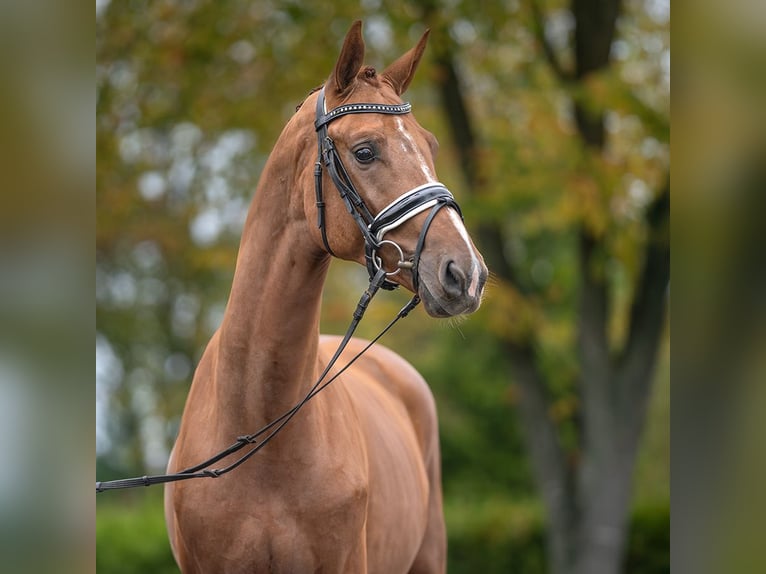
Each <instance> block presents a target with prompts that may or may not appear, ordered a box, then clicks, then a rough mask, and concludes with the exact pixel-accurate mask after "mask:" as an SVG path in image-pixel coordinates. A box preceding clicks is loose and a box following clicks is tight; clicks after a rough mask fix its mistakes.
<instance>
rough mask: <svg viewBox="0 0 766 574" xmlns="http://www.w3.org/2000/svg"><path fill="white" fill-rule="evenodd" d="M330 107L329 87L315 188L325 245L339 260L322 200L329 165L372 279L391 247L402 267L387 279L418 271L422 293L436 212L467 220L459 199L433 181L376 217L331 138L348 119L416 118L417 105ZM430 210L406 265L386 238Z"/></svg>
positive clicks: (387, 285) (388, 285)
mask: <svg viewBox="0 0 766 574" xmlns="http://www.w3.org/2000/svg"><path fill="white" fill-rule="evenodd" d="M325 106H326V103H325V93H324V88H322V89H321V90H320V92H319V97H318V98H317V104H316V120H315V122H314V128H315V129H316V132H317V147H318V154H317V161H316V164H315V166H314V189H315V191H316V205H317V225H318V226H319V229H320V231H321V233H322V242H323V243H324V246H325V249H326V250H327V252H328V253H329V254H330V255H335V254H334V253H333V250H332V248H331V247H330V243H329V241H328V240H327V221H326V217H325V210H324V208H325V202H324V197H323V195H322V165H324V166H325V168H326V169H327V172H328V173H329V174H330V177H331V178H332V181H333V183H334V184H335V187H336V188H337V190H338V193H340V197H341V199H343V202H344V203H345V205H346V209H347V210H348V212H349V213H350V214H351V216H352V217H353V218H354V221H356V224H357V226H358V227H359V230H360V231H361V232H362V237H364V244H365V263H366V265H367V272H368V273H369V274H370V280H372V278H373V277H374V276H375V273H376V272H377V271H378V270H379V269H381V267H382V265H383V263H382V260H381V258H380V257H379V256H378V255H377V252H378V250H379V249H380V248H381V247H382V246H383V245H390V246H392V247H393V248H394V249H396V250H397V252H398V254H399V262H398V263H397V268H396V269H395V270H393V271H390V272H389V271H386V277H391V276H393V275H396V274H397V273H399V271H400V270H401V269H410V270H411V272H412V283H413V289H414V291H415V293H416V294H417V292H418V287H419V274H418V263H419V262H420V255H421V253H422V251H423V247H424V245H425V238H426V233H428V228H429V227H430V225H431V222H432V221H433V219H434V217H435V216H436V213H437V212H438V211H439V210H440V209H441V208H442V207H453V208H454V209H455V210H456V211H457V212H458V214H460V216H461V217H462V212H461V211H460V207H459V206H458V204H457V202H456V201H455V198H454V197H453V196H452V194H451V193H450V191H449V190H448V189H447V188H446V187H445V186H444V185H442V184H441V183H437V182H430V183H426V184H423V185H419V186H417V187H415V188H413V189H411V190H410V191H408V192H406V193H404V194H403V195H402V196H400V197H399V198H397V199H396V200H394V201H393V202H391V203H390V204H389V205H387V206H386V207H384V208H383V209H382V210H381V212H380V213H378V214H377V215H375V216H373V215H372V212H371V211H370V209H369V208H368V207H367V204H366V203H365V202H364V199H363V198H362V196H361V194H360V193H359V192H358V191H357V189H356V187H354V183H353V182H352V181H351V178H350V177H349V175H348V172H347V171H346V168H345V167H344V166H343V162H342V161H341V159H340V156H339V155H338V151H337V149H336V147H335V143H334V142H333V140H332V138H331V137H330V136H329V135H328V133H327V126H328V124H329V123H330V122H332V121H333V120H335V119H337V118H339V117H342V116H345V115H348V114H388V115H403V114H408V113H410V111H411V109H412V106H411V105H410V104H409V102H406V103H403V104H393V105H392V104H373V103H355V104H344V105H341V106H338V107H337V108H334V109H332V110H330V111H329V112H328V111H326V110H325ZM427 209H431V212H430V213H429V214H428V217H427V218H426V221H425V222H424V224H423V228H422V229H421V231H420V236H419V237H418V242H417V245H416V247H415V252H414V254H413V255H412V257H411V258H410V259H409V260H405V258H404V253H403V252H402V249H401V247H399V245H397V244H396V243H395V242H393V241H390V240H388V239H384V236H385V234H386V233H388V232H389V231H391V230H393V229H396V228H397V227H399V226H400V225H402V224H403V223H404V222H406V221H408V220H409V219H411V218H413V217H415V216H416V215H417V214H419V213H421V212H423V211H426V210H427ZM381 287H382V288H383V289H389V290H390V289H395V288H396V287H398V284H396V283H394V282H392V281H389V280H388V279H386V280H385V281H384V282H383V284H382V285H381Z"/></svg>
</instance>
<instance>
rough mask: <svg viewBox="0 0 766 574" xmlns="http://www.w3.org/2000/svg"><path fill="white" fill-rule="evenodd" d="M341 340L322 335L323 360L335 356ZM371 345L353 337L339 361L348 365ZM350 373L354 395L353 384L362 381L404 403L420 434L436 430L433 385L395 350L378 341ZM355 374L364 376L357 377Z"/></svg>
mask: <svg viewBox="0 0 766 574" xmlns="http://www.w3.org/2000/svg"><path fill="white" fill-rule="evenodd" d="M340 342H341V337H337V336H333V335H322V336H321V337H320V341H319V349H320V357H321V360H322V362H323V363H325V362H326V361H327V360H328V359H329V358H330V357H331V356H332V354H333V353H334V352H335V349H337V347H338V345H339V344H340ZM368 344H369V341H366V340H364V339H359V338H356V337H355V338H352V339H351V340H350V341H349V343H348V347H346V350H345V351H344V353H343V355H341V358H340V359H339V361H338V364H339V365H340V366H343V365H345V364H346V362H347V361H348V360H349V359H351V358H352V357H354V356H355V355H356V354H357V353H358V352H360V351H361V350H363V349H364V348H365V347H366V346H367V345H368ZM349 373H350V374H352V379H353V381H349V383H350V384H349V385H348V388H349V390H350V391H351V392H352V394H353V392H354V390H353V387H354V386H355V385H358V384H359V383H362V384H366V385H369V386H373V387H375V388H376V389H378V391H380V392H384V393H387V394H388V395H390V396H391V397H392V398H395V399H396V400H397V401H400V402H401V404H402V405H403V406H404V407H405V408H406V409H407V411H408V412H409V413H410V417H411V418H412V419H413V420H414V421H417V423H418V424H417V426H422V427H423V428H421V429H420V432H419V434H421V433H422V434H425V435H428V434H430V433H431V431H432V430H433V429H435V426H436V404H435V401H434V397H433V394H432V392H431V388H430V387H429V386H428V383H426V381H425V379H424V378H423V377H422V375H421V374H420V373H419V372H418V371H417V369H415V367H413V366H412V365H411V364H410V363H409V362H408V361H407V360H406V359H405V358H404V357H402V356H401V355H399V354H398V353H396V352H395V351H393V350H391V349H389V348H388V347H386V346H384V345H381V344H379V343H376V344H375V345H373V346H372V347H370V348H369V349H368V350H367V351H366V352H365V353H364V354H363V355H362V356H361V357H360V358H359V359H358V360H357V362H356V363H355V364H354V365H353V367H352V369H350V370H349ZM353 374H360V375H361V376H359V377H356V378H355V377H353Z"/></svg>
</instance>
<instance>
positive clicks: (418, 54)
mask: <svg viewBox="0 0 766 574" xmlns="http://www.w3.org/2000/svg"><path fill="white" fill-rule="evenodd" d="M430 33H431V30H426V31H425V32H424V33H423V35H422V36H421V37H420V40H418V43H417V44H416V45H415V47H414V48H412V49H411V50H409V51H408V52H407V53H406V54H404V55H403V56H401V57H400V58H399V59H398V60H396V61H395V62H394V63H393V64H391V65H390V66H388V68H386V69H385V70H384V72H383V77H384V78H386V79H388V81H389V82H391V85H392V86H393V87H394V90H396V93H397V94H399V95H400V96H401V95H402V94H403V93H404V92H405V91H407V87H408V86H409V85H410V82H411V81H412V77H413V76H414V75H415V70H416V69H417V67H418V64H419V63H420V58H422V57H423V52H424V51H425V49H426V43H427V42H428V34H430Z"/></svg>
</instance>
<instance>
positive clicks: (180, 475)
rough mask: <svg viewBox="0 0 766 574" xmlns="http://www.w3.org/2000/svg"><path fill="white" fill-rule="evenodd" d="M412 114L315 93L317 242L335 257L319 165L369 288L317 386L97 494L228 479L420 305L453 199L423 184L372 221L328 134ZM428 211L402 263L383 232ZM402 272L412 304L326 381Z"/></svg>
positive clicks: (99, 487)
mask: <svg viewBox="0 0 766 574" xmlns="http://www.w3.org/2000/svg"><path fill="white" fill-rule="evenodd" d="M410 110H411V106H410V104H409V103H404V104H396V105H389V104H368V103H357V104H344V105H341V106H338V107H337V108H334V109H333V110H331V111H329V112H326V111H325V96H324V88H322V89H321V91H320V92H319V97H318V99H317V107H316V121H315V122H314V127H315V128H316V132H317V140H318V147H319V156H318V158H317V162H316V165H315V167H314V184H315V191H316V205H317V212H318V225H319V229H320V230H321V233H322V242H323V243H324V246H325V248H326V249H327V252H328V253H329V254H330V255H335V254H334V253H333V251H332V249H331V248H330V245H329V242H328V240H327V225H326V223H327V222H326V219H325V212H324V207H325V203H324V201H323V197H322V164H323V163H324V166H325V167H326V168H327V171H328V172H329V174H330V177H331V178H332V180H333V182H334V183H335V187H336V188H337V189H338V192H339V193H340V196H341V198H342V199H343V202H344V203H345V205H346V208H347V209H348V212H349V213H350V214H351V215H352V216H353V218H354V221H356V223H357V225H358V226H359V229H360V230H361V232H362V236H363V237H364V243H365V261H366V264H367V271H368V273H369V274H370V285H369V287H368V288H367V289H366V290H365V292H364V293H363V294H362V297H361V298H360V299H359V303H357V306H356V309H355V311H354V314H353V319H352V320H351V324H350V325H349V326H348V329H347V330H346V334H345V335H344V336H343V340H342V341H341V343H340V345H338V348H337V350H336V351H335V353H334V354H333V356H332V358H331V359H330V360H329V361H328V363H327V365H326V366H325V368H324V370H323V371H322V374H321V375H320V376H319V378H318V379H317V381H316V383H314V385H313V386H312V387H311V389H310V390H309V392H308V393H307V394H306V395H305V396H304V397H303V399H302V400H301V401H300V402H298V403H297V404H296V405H295V406H294V407H292V408H291V409H290V410H288V411H287V412H285V413H284V414H283V415H282V416H280V417H279V418H277V419H274V420H273V421H271V422H270V423H269V424H267V425H266V426H264V427H263V428H261V429H260V430H258V431H256V432H255V433H253V434H249V435H242V436H239V437H237V439H236V441H235V442H234V443H233V444H231V445H230V446H229V447H227V448H225V449H223V450H222V451H220V452H218V453H217V454H215V455H213V456H212V457H210V458H209V459H207V460H205V461H203V462H201V463H199V464H197V465H195V466H192V467H189V468H186V469H184V470H181V471H180V472H176V473H170V474H159V475H153V476H142V477H135V478H123V479H118V480H110V481H104V482H98V481H97V482H96V492H97V493H98V492H104V491H106V490H116V489H123V488H134V487H137V486H151V485H153V484H163V483H166V482H176V481H179V480H187V479H192V478H218V477H220V476H223V475H224V474H227V473H229V472H231V471H232V470H234V469H235V468H237V467H239V466H240V465H241V464H242V463H244V462H245V461H246V460H248V459H249V458H250V457H251V456H253V455H254V454H255V453H256V452H258V451H259V450H261V449H262V448H263V447H264V446H266V444H267V443H268V442H269V441H270V440H271V439H273V438H274V437H275V436H276V435H277V434H278V433H279V432H280V431H281V430H282V429H283V428H284V427H285V425H286V424H287V423H289V422H290V420H291V419H292V418H293V417H294V416H295V415H296V414H297V413H298V411H299V410H300V409H301V408H303V406H304V405H305V404H306V403H307V402H309V401H310V400H311V399H312V398H314V397H315V396H316V395H317V394H318V393H319V392H321V391H322V390H324V389H325V388H327V387H328V386H329V385H330V384H331V383H332V382H333V381H335V380H336V379H337V378H338V377H339V376H340V375H341V374H343V372H344V371H345V370H346V369H348V368H349V367H350V366H351V365H352V364H354V362H356V360H357V359H359V357H361V356H362V355H363V354H364V353H365V352H366V351H367V350H368V349H369V348H370V347H372V345H374V344H375V343H376V342H377V341H378V340H379V339H380V338H381V337H382V336H383V335H385V334H386V333H387V332H388V331H389V330H390V329H391V328H392V327H393V326H394V325H395V324H396V323H397V322H398V321H399V320H400V319H402V318H404V317H406V316H407V315H408V314H409V312H410V311H412V309H414V308H415V307H416V306H417V304H418V303H419V302H420V298H419V297H418V295H417V293H418V284H419V279H418V263H419V262H420V256H421V254H422V252H423V247H424V245H425V239H426V234H427V233H428V229H429V227H430V226H431V222H432V221H433V219H434V217H435V216H436V214H437V213H438V212H439V210H440V209H441V208H442V207H453V208H454V209H455V210H456V211H457V212H458V214H460V216H461V217H462V213H461V211H460V207H459V206H458V204H457V203H456V202H455V198H454V197H452V194H451V193H450V192H449V190H448V189H447V188H446V187H444V185H442V184H441V183H436V182H434V183H426V184H423V185H419V186H417V187H415V188H413V189H411V190H410V191H408V192H406V193H404V194H403V195H401V196H400V197H398V198H397V199H395V200H394V201H392V202H391V203H390V204H389V205H387V206H386V207H384V208H383V209H382V210H381V211H380V213H378V214H377V215H376V216H373V215H372V213H371V212H370V210H369V209H368V207H367V205H366V204H365V202H364V199H362V196H361V195H360V194H359V192H358V191H357V190H356V188H355V187H354V184H353V182H352V181H351V178H350V177H349V175H348V172H347V171H346V169H345V167H344V166H343V162H342V161H341V159H340V156H339V155H338V152H337V151H336V148H335V144H334V142H333V140H332V138H330V136H329V135H328V134H327V125H328V124H329V123H330V122H331V121H333V120H334V119H336V118H339V117H341V116H344V115H347V114H363V113H378V114H395V115H401V114H407V113H409V112H410ZM427 209H430V210H431V211H430V213H429V214H428V216H427V217H426V220H425V222H424V223H423V227H422V229H421V230H420V235H419V236H418V242H417V244H416V247H415V252H414V254H413V255H412V257H411V258H409V259H408V260H405V257H404V253H403V251H402V249H401V247H399V245H398V244H396V243H395V242H394V241H391V240H388V239H384V237H385V235H386V233H388V232H389V231H391V230H393V229H396V228H397V227H399V226H400V225H402V224H403V223H405V222H406V221H408V220H410V219H412V218H413V217H415V216H416V215H417V214H419V213H422V212H424V211H426V210H427ZM383 245H391V246H393V247H394V248H395V249H396V250H397V252H398V254H399V261H398V263H397V268H396V269H395V270H394V271H386V270H385V269H384V268H383V262H382V259H381V258H380V257H379V256H378V255H377V251H378V250H379V249H380V248H381V247H382V246H383ZM401 269H410V270H411V272H412V283H413V290H414V291H415V295H414V296H413V297H412V299H411V300H410V301H409V302H408V303H407V304H406V305H405V306H404V307H402V309H401V310H400V311H399V313H397V315H396V317H394V319H393V320H391V322H389V323H388V325H386V327H385V328H384V329H383V330H382V331H381V332H380V333H379V334H378V335H377V336H376V337H375V338H374V339H372V341H370V342H369V343H368V344H367V345H366V346H365V347H364V348H363V349H362V350H361V351H359V352H358V353H357V354H356V355H354V357H353V358H352V359H351V360H350V361H349V362H348V363H346V365H345V366H343V367H342V368H341V369H339V370H338V371H337V372H336V373H335V374H333V375H332V376H331V377H330V378H329V379H327V380H325V378H326V377H327V376H328V375H329V373H330V370H331V369H332V368H333V366H334V365H335V363H336V362H337V360H338V358H339V357H340V355H341V353H343V350H344V349H345V348H346V346H347V345H348V342H349V341H350V340H351V337H352V336H353V334H354V331H356V328H357V326H358V325H359V322H360V321H361V320H362V317H363V316H364V313H365V311H366V310H367V306H368V305H369V304H370V301H372V298H373V297H374V296H375V294H376V293H377V292H378V290H379V289H380V288H383V289H387V290H391V289H395V288H396V287H398V284H397V283H393V282H392V281H389V280H388V279H387V277H391V276H393V275H396V274H397V273H399V271H401ZM248 445H251V448H250V450H248V451H247V452H246V453H245V454H244V455H242V456H240V457H239V458H238V459H236V460H235V461H234V462H232V463H230V464H228V465H227V466H224V467H222V468H210V467H211V466H212V465H214V464H215V463H217V462H218V461H220V460H222V459H224V458H226V457H228V456H230V455H232V454H234V453H236V452H238V451H240V450H242V449H244V448H245V447H247V446H248Z"/></svg>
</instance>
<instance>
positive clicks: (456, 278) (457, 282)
mask: <svg viewBox="0 0 766 574" xmlns="http://www.w3.org/2000/svg"><path fill="white" fill-rule="evenodd" d="M441 279H442V286H443V288H444V290H445V291H446V292H447V293H448V294H449V295H452V296H453V297H459V296H461V295H463V293H465V288H466V276H465V273H463V271H462V269H460V267H458V265H456V264H455V262H454V261H449V262H448V263H447V264H446V265H444V266H443V267H442V278H441Z"/></svg>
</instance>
